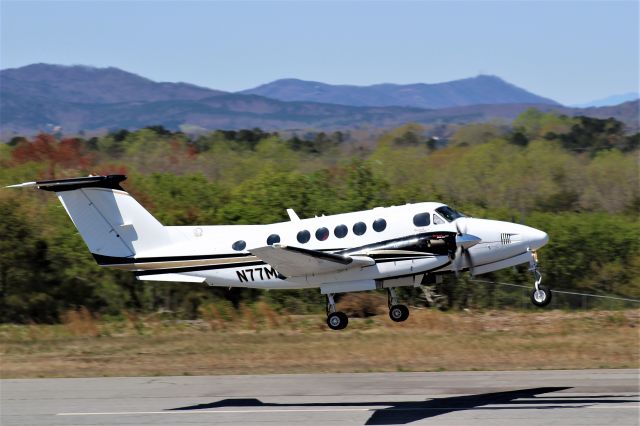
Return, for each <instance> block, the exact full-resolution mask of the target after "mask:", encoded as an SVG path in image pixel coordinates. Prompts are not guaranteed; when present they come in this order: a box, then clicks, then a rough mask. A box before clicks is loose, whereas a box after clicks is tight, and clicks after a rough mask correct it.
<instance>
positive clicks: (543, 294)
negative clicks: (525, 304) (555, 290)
mask: <svg viewBox="0 0 640 426" xmlns="http://www.w3.org/2000/svg"><path fill="white" fill-rule="evenodd" d="M538 289H539V290H536V289H535V288H534V289H533V290H532V291H531V303H533V304H534V305H536V306H539V307H544V306H547V305H548V304H549V303H551V297H552V293H551V290H550V289H549V288H548V287H545V286H543V285H539V286H538Z"/></svg>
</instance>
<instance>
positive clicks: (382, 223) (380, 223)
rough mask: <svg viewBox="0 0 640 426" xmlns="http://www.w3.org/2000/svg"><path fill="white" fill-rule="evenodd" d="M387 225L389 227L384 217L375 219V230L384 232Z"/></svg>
mask: <svg viewBox="0 0 640 426" xmlns="http://www.w3.org/2000/svg"><path fill="white" fill-rule="evenodd" d="M386 227H387V221H386V220H384V219H383V218H380V219H376V220H375V221H373V230H374V231H376V232H382V231H384V230H385V229H386Z"/></svg>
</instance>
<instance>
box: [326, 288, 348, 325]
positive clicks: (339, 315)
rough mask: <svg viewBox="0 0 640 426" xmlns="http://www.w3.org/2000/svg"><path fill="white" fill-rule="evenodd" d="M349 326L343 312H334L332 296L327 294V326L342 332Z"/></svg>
mask: <svg viewBox="0 0 640 426" xmlns="http://www.w3.org/2000/svg"><path fill="white" fill-rule="evenodd" d="M347 324H349V318H348V317H347V315H346V314H345V313H344V312H339V311H336V302H334V300H333V294H331V293H329V294H327V325H328V326H329V328H330V329H332V330H342V329H344V328H346V327H347Z"/></svg>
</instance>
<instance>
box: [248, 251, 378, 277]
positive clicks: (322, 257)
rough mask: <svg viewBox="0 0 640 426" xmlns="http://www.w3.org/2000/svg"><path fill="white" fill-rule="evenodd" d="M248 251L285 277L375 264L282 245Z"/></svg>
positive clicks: (364, 257) (362, 258) (366, 258)
mask: <svg viewBox="0 0 640 426" xmlns="http://www.w3.org/2000/svg"><path fill="white" fill-rule="evenodd" d="M249 251H250V252H251V254H253V255H254V256H256V257H258V258H260V259H261V260H263V261H264V262H266V263H268V264H269V265H271V266H273V267H274V268H275V269H276V271H278V272H279V273H280V274H282V275H284V276H285V277H300V276H304V275H318V274H326V273H329V272H337V271H344V270H345V269H350V268H357V267H362V266H370V265H373V264H375V261H374V260H373V259H371V258H370V257H368V256H343V255H340V254H333V253H325V252H321V251H317V250H308V249H303V248H300V247H292V246H283V245H273V246H266V247H260V248H255V249H251V250H249Z"/></svg>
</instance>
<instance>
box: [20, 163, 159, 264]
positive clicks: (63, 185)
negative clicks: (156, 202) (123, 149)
mask: <svg viewBox="0 0 640 426" xmlns="http://www.w3.org/2000/svg"><path fill="white" fill-rule="evenodd" d="M125 179H126V176H123V175H109V176H89V177H86V178H75V179H60V180H50V181H39V182H30V183H28V184H22V185H21V186H36V187H38V188H39V189H43V190H46V191H53V192H55V193H56V195H57V196H58V198H59V199H60V202H62V205H63V206H64V208H65V209H66V211H67V213H68V214H69V217H70V218H71V220H72V221H73V224H74V225H75V226H76V228H77V229H78V231H79V232H80V235H81V236H82V239H83V240H84V242H85V243H86V244H87V246H88V247H89V250H90V251H91V253H93V254H96V255H101V256H112V257H131V256H136V255H139V254H140V253H144V252H147V251H151V250H154V249H158V248H160V247H162V246H165V245H168V244H170V243H171V240H170V238H169V234H168V232H167V230H166V228H165V227H164V226H162V224H161V223H160V222H158V220H157V219H156V218H154V217H153V216H152V215H151V213H149V212H148V211H147V210H146V209H145V208H144V207H142V205H140V203H138V202H137V201H136V200H135V199H134V198H133V197H132V196H131V195H129V193H127V192H126V191H125V190H124V189H122V187H121V186H120V182H122V181H123V180H125ZM16 186H19V185H16Z"/></svg>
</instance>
